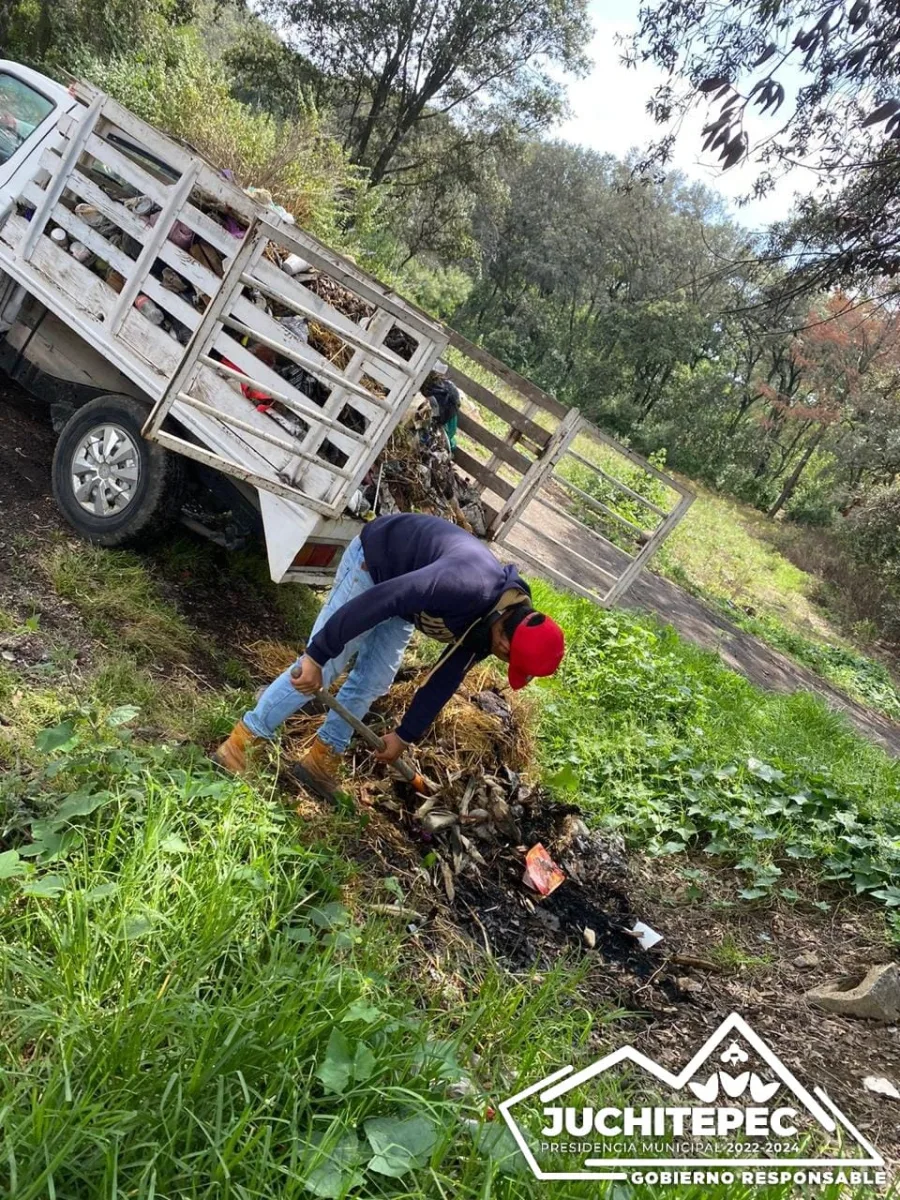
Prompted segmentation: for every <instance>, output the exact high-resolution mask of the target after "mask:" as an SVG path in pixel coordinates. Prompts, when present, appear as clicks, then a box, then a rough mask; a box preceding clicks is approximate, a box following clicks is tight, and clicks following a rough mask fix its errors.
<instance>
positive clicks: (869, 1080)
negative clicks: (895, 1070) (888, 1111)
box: [863, 1075, 900, 1100]
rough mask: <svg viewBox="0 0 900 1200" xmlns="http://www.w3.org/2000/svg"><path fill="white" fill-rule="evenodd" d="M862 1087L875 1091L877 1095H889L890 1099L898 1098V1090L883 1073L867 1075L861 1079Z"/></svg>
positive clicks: (899, 1095)
mask: <svg viewBox="0 0 900 1200" xmlns="http://www.w3.org/2000/svg"><path fill="white" fill-rule="evenodd" d="M863 1087H864V1088H865V1089H866V1091H867V1092H877V1093H878V1095H879V1096H890V1097H891V1099H892V1100H900V1092H898V1091H897V1089H896V1088H895V1087H894V1085H893V1084H892V1083H891V1081H890V1080H889V1079H885V1078H884V1076H883V1075H867V1076H866V1077H865V1079H864V1080H863Z"/></svg>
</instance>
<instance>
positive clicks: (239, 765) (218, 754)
mask: <svg viewBox="0 0 900 1200" xmlns="http://www.w3.org/2000/svg"><path fill="white" fill-rule="evenodd" d="M265 740H266V739H265V738H261V737H256V735H255V734H252V733H251V732H250V730H249V729H248V728H247V726H246V725H245V724H244V722H243V721H238V723H237V725H235V727H234V729H232V731H231V733H229V735H228V737H227V738H226V739H225V741H224V742H223V743H222V745H221V746H219V747H218V749H217V750H214V751H213V752H212V754H211V755H210V758H211V759H212V760H213V762H214V763H215V764H216V765H217V766H219V767H224V769H225V770H226V771H230V772H231V774H232V775H244V774H246V771H247V751H248V750H249V749H251V747H253V746H258V745H259V744H260V742H264V741H265Z"/></svg>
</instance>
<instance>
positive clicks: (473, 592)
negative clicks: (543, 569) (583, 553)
mask: <svg viewBox="0 0 900 1200" xmlns="http://www.w3.org/2000/svg"><path fill="white" fill-rule="evenodd" d="M360 540H361V542H362V548H363V554H364V556H365V563H366V568H367V570H368V572H369V574H370V575H371V576H372V580H373V582H374V585H375V586H374V587H371V588H369V589H368V591H366V592H364V593H363V594H362V595H361V596H356V597H355V598H354V599H353V600H350V601H348V602H347V604H345V605H343V607H342V608H340V609H338V611H337V612H336V613H335V614H334V616H333V617H332V618H331V619H330V620H329V621H326V623H325V624H324V625H323V626H322V628H321V629H320V630H319V632H318V633H317V634H316V636H315V637H314V638H313V639H312V641H311V642H310V643H309V645H308V646H307V648H306V653H307V654H308V655H309V657H310V658H311V659H312V660H313V661H314V662H316V663H318V664H319V666H320V667H322V666H324V665H325V663H327V662H328V660H329V659H331V658H334V657H335V656H336V655H337V654H339V653H340V652H341V650H343V648H344V646H346V645H347V643H348V642H351V641H353V639H354V638H357V637H359V636H360V634H363V633H365V632H366V631H367V630H369V629H372V628H374V626H376V625H380V624H381V622H382V621H388V620H390V619H391V617H402V618H403V620H405V621H411V622H412V623H413V624H414V625H415V626H416V627H417V628H418V629H420V630H421V631H422V632H423V633H425V634H427V635H428V636H429V637H434V638H436V639H437V640H438V641H442V642H453V641H457V640H458V639H460V638H462V637H463V635H464V634H466V633H468V632H469V631H470V630H472V626H473V625H476V623H477V622H479V621H481V620H482V619H483V618H486V617H489V616H490V615H491V614H492V613H493V612H494V610H495V607H496V605H497V603H498V602H499V601H500V598H501V597H502V596H503V595H504V593H506V592H510V591H511V590H515V591H517V592H521V593H522V596H521V599H523V600H527V599H528V598H529V597H530V595H531V591H530V589H529V587H528V584H527V583H526V582H525V581H524V580H523V579H522V578H521V576H520V575H519V572H518V571H517V570H516V568H515V567H513V566H503V565H502V564H501V563H499V562H498V561H497V559H496V558H494V556H493V554H492V553H491V552H490V550H489V549H488V548H487V546H486V545H485V544H484V542H480V541H479V540H478V538H476V537H474V536H473V535H472V534H471V533H466V531H465V530H464V529H460V528H459V526H457V525H453V524H451V522H450V521H445V520H443V519H442V518H441V517H428V516H423V515H421V514H417V513H399V514H397V515H394V516H386V517H377V518H376V519H375V520H374V521H371V522H370V523H369V524H368V525H366V526H365V527H364V528H363V531H362V533H361V534H360ZM472 633H473V635H474V633H475V631H472ZM487 646H488V643H487V639H486V638H485V637H484V636H483V631H482V636H481V637H478V636H471V637H468V638H465V639H464V641H463V642H462V644H460V645H459V646H456V647H454V648H453V650H451V651H450V652H449V653H448V654H445V655H444V657H443V658H442V659H441V661H440V663H439V665H438V667H437V668H436V670H434V671H433V672H432V673H431V675H430V676H429V677H428V679H427V680H426V682H425V683H424V684H423V685H422V687H420V688H419V690H418V691H417V692H416V694H415V696H414V697H413V700H412V703H411V704H410V706H409V711H408V712H407V713H406V716H405V717H404V718H403V721H402V722H401V724H400V726H399V728H398V730H397V733H398V734H399V736H400V737H401V738H403V740H404V741H406V742H414V741H417V740H418V739H419V738H420V737H421V736H422V735H423V734H424V733H425V731H426V730H427V728H428V726H429V725H430V724H431V722H432V721H433V720H434V719H435V717H436V716H437V715H438V713H439V712H440V711H441V709H442V708H443V707H444V705H445V704H446V703H447V701H448V700H449V699H450V697H451V696H452V695H453V693H454V692H455V691H456V689H457V688H458V687H459V685H460V683H461V682H462V680H463V678H464V676H465V675H466V672H467V671H468V670H469V669H470V668H471V667H472V666H473V665H474V664H475V663H476V662H480V661H481V660H482V659H484V658H487V656H488V653H489V651H488V649H487Z"/></svg>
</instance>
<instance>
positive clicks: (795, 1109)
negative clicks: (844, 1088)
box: [499, 1013, 884, 1180]
mask: <svg viewBox="0 0 900 1200" xmlns="http://www.w3.org/2000/svg"><path fill="white" fill-rule="evenodd" d="M751 1056H753V1058H754V1063H753V1064H751V1065H750V1066H747V1064H750V1060H751ZM754 1066H755V1068H756V1069H754ZM622 1068H625V1069H626V1070H627V1071H628V1073H629V1075H630V1076H631V1077H632V1078H634V1076H635V1071H636V1070H638V1071H642V1072H644V1073H645V1075H646V1076H647V1077H648V1078H647V1079H646V1080H645V1081H641V1082H644V1083H650V1084H651V1086H652V1087H653V1090H654V1092H655V1093H656V1094H658V1095H659V1096H660V1100H659V1101H657V1102H656V1103H657V1106H656V1107H647V1106H646V1105H647V1103H648V1102H646V1101H645V1102H644V1106H642V1107H628V1106H625V1107H622V1108H617V1107H615V1106H611V1105H610V1103H609V1101H608V1100H607V1101H606V1107H600V1108H596V1109H594V1108H590V1107H584V1106H583V1104H581V1102H580V1101H579V1105H580V1106H579V1107H578V1108H575V1107H566V1097H567V1096H569V1094H570V1093H573V1092H576V1093H577V1095H578V1096H579V1097H581V1096H584V1095H585V1094H588V1092H587V1085H590V1083H591V1081H592V1080H599V1079H600V1078H601V1077H602V1076H604V1075H606V1074H607V1073H609V1072H612V1076H613V1078H615V1077H616V1076H617V1069H619V1070H621V1069H622ZM621 1090H622V1088H621V1084H620V1086H619V1088H618V1090H617V1094H621ZM667 1090H668V1091H670V1092H672V1093H676V1095H675V1096H673V1097H667V1095H666V1091H667ZM604 1094H607V1095H608V1089H607V1091H606V1093H604ZM672 1103H674V1105H675V1106H676V1107H663V1106H665V1105H667V1104H672ZM699 1106H702V1107H699ZM499 1110H500V1113H501V1115H502V1117H503V1119H504V1121H505V1122H506V1125H507V1127H508V1129H509V1131H510V1133H511V1134H512V1136H513V1138H514V1139H515V1141H516V1144H517V1145H518V1148H519V1150H520V1152H521V1153H522V1155H523V1156H524V1158H525V1160H526V1162H527V1163H528V1166H529V1168H530V1169H531V1171H532V1172H533V1174H534V1175H535V1176H536V1177H537V1178H538V1179H547V1180H553V1179H602V1180H625V1179H629V1178H630V1171H635V1170H637V1169H639V1168H640V1169H646V1168H648V1167H652V1168H674V1169H690V1168H694V1169H697V1168H703V1169H706V1168H710V1167H730V1168H748V1169H764V1168H772V1167H773V1166H776V1167H778V1168H786V1169H788V1170H794V1171H798V1172H802V1171H808V1170H809V1169H811V1168H812V1169H820V1168H832V1169H835V1170H838V1169H840V1170H850V1169H854V1170H856V1169H861V1168H874V1169H878V1168H883V1167H884V1159H883V1158H882V1156H881V1155H880V1154H879V1153H878V1151H877V1150H876V1149H875V1147H874V1146H873V1145H872V1144H871V1143H870V1142H869V1141H868V1140H867V1139H866V1138H865V1136H864V1135H863V1134H862V1133H860V1131H859V1130H858V1129H857V1128H856V1127H855V1126H854V1125H853V1123H852V1122H851V1121H850V1119H849V1118H848V1117H847V1116H846V1115H845V1114H844V1113H843V1112H841V1110H840V1109H839V1108H838V1107H837V1105H836V1104H835V1103H834V1102H833V1101H832V1100H831V1098H830V1097H829V1096H828V1094H827V1093H826V1092H825V1091H823V1089H822V1088H820V1087H813V1088H812V1090H811V1091H810V1090H808V1089H807V1088H806V1087H805V1086H804V1084H803V1083H801V1082H800V1080H799V1079H798V1078H797V1077H796V1076H795V1075H794V1074H793V1072H792V1071H791V1070H790V1069H789V1068H788V1067H787V1066H786V1065H785V1064H784V1063H783V1062H782V1061H781V1059H780V1058H779V1057H778V1055H777V1054H775V1052H774V1051H773V1050H772V1049H771V1048H770V1047H769V1046H768V1045H767V1044H766V1042H765V1041H764V1040H763V1039H762V1038H761V1037H760V1036H759V1035H758V1034H757V1033H756V1032H755V1031H754V1030H753V1029H752V1028H751V1027H750V1026H749V1025H748V1023H747V1022H746V1021H745V1020H744V1019H743V1017H741V1016H739V1014H738V1013H731V1014H730V1015H729V1016H728V1017H726V1018H725V1020H724V1021H723V1022H722V1024H721V1025H720V1026H719V1027H718V1029H716V1030H715V1032H714V1033H713V1034H712V1035H711V1036H710V1037H709V1038H708V1039H707V1040H706V1042H704V1044H703V1045H702V1046H701V1047H700V1049H699V1050H698V1051H697V1053H696V1054H695V1055H694V1057H693V1058H692V1059H691V1060H690V1061H689V1062H688V1063H687V1064H686V1065H685V1066H684V1068H683V1069H682V1070H681V1071H679V1072H678V1073H677V1074H676V1073H673V1072H671V1071H669V1070H668V1069H667V1068H665V1067H663V1066H661V1065H660V1064H659V1063H657V1062H654V1060H653V1059H651V1058H649V1057H648V1056H647V1055H645V1054H643V1053H642V1052H641V1051H640V1050H636V1049H635V1048H634V1047H633V1046H623V1047H621V1048H620V1049H618V1050H615V1051H613V1052H612V1053H611V1054H608V1055H606V1056H605V1057H604V1058H601V1059H598V1060H597V1061H596V1062H594V1063H592V1064H591V1065H590V1066H588V1067H585V1068H583V1069H582V1070H580V1071H576V1070H575V1068H574V1067H573V1066H567V1067H563V1068H562V1069H561V1070H559V1071H555V1072H554V1073H553V1074H551V1075H548V1076H547V1077H546V1078H545V1079H541V1080H539V1081H538V1082H537V1083H534V1084H532V1085H531V1086H529V1087H527V1088H525V1089H524V1090H523V1091H521V1092H519V1093H517V1094H516V1095H515V1096H512V1097H510V1099H508V1100H504V1101H503V1102H502V1103H501V1104H500V1105H499ZM668 1114H675V1115H678V1120H679V1121H680V1123H681V1125H682V1126H683V1125H684V1124H686V1123H690V1122H692V1121H693V1122H702V1125H701V1127H702V1128H703V1130H704V1132H705V1133H708V1134H715V1136H713V1137H707V1138H706V1139H705V1140H704V1141H703V1142H700V1141H699V1139H698V1137H697V1134H696V1130H694V1132H693V1141H692V1140H691V1137H690V1136H688V1135H685V1136H683V1137H682V1138H681V1140H680V1141H677V1140H676V1141H674V1142H673V1141H672V1140H671V1138H669V1137H667V1136H664V1137H662V1138H661V1137H659V1134H660V1132H661V1131H662V1129H663V1128H664V1123H665V1122H666V1120H668V1119H669V1118H668ZM623 1115H624V1120H625V1133H624V1136H619V1137H617V1138H615V1142H613V1141H611V1140H610V1138H609V1136H608V1135H611V1134H616V1133H621V1132H622V1125H621V1122H622V1119H623ZM517 1116H518V1118H519V1119H518V1120H517ZM528 1117H530V1118H531V1121H530V1123H528V1124H526V1123H525V1119H526V1118H528ZM536 1121H539V1122H540V1123H542V1124H543V1125H544V1126H545V1127H544V1128H542V1130H541V1134H540V1135H538V1134H537V1133H536V1132H535V1130H534V1125H535V1123H536ZM592 1121H596V1123H595V1124H592V1123H591V1122H592ZM616 1121H618V1122H619V1124H616V1123H615V1122H616ZM629 1121H630V1122H631V1123H632V1126H633V1127H634V1126H635V1125H637V1126H641V1134H640V1135H635V1134H634V1133H632V1134H631V1135H629V1133H628V1131H627V1126H628V1122H629ZM792 1121H799V1122H801V1123H802V1124H803V1125H804V1130H803V1131H802V1132H801V1133H799V1134H798V1130H797V1128H796V1127H794V1126H792V1125H791V1122H792ZM717 1122H718V1128H716V1127H717ZM766 1122H770V1123H771V1128H772V1130H774V1133H773V1135H772V1137H775V1136H776V1135H777V1137H778V1140H776V1141H773V1140H771V1138H770V1139H769V1140H767V1137H766V1134H765V1133H764V1132H763V1131H764V1130H765V1129H767V1128H768V1126H767V1125H766ZM651 1123H652V1124H653V1129H652V1133H653V1134H654V1135H655V1137H654V1142H655V1143H656V1144H658V1145H659V1147H660V1150H661V1152H660V1153H656V1150H657V1145H655V1144H653V1143H651V1149H652V1150H653V1151H654V1154H655V1156H654V1157H646V1156H644V1155H642V1154H640V1153H638V1154H635V1153H634V1152H633V1151H634V1147H637V1148H638V1149H640V1148H641V1145H642V1141H641V1137H642V1136H643V1137H645V1138H646V1135H647V1133H648V1132H650V1129H649V1126H650V1125H651ZM722 1128H725V1129H735V1128H738V1129H742V1130H743V1131H744V1132H735V1133H730V1134H729V1135H728V1136H727V1137H725V1138H723V1137H722V1132H721V1130H722ZM595 1130H596V1131H597V1132H595ZM785 1131H791V1132H792V1133H793V1134H797V1135H798V1136H796V1137H793V1138H792V1139H790V1140H789V1139H787V1138H786V1137H784V1136H781V1135H782V1134H784V1133H785ZM571 1134H577V1135H580V1137H581V1139H582V1140H578V1139H577V1138H576V1137H572V1136H570V1135H571ZM810 1134H815V1138H814V1139H811V1138H810V1136H809V1135H810ZM554 1135H555V1136H556V1137H557V1138H558V1139H560V1140H558V1141H554V1142H548V1141H546V1137H547V1136H554ZM598 1135H599V1136H601V1137H604V1138H606V1139H607V1140H606V1141H598V1140H595V1139H596V1138H597V1137H598ZM542 1138H543V1139H544V1140H543V1141H542V1140H541V1139H542ZM810 1141H815V1142H817V1143H818V1146H817V1147H816V1146H810V1145H808V1144H807V1143H809V1142H810ZM614 1144H615V1145H617V1149H616V1152H615V1153H608V1152H607V1150H608V1149H611V1148H612V1147H613V1145H614ZM643 1144H644V1145H646V1141H645V1142H644V1143H643ZM695 1144H702V1145H705V1146H706V1147H707V1149H709V1148H710V1147H711V1148H712V1154H709V1153H707V1154H696V1153H695V1154H694V1156H693V1157H692V1156H691V1154H690V1153H689V1152H688V1153H686V1154H684V1156H682V1157H678V1156H677V1155H672V1154H669V1153H668V1152H667V1151H668V1149H669V1148H670V1147H671V1146H673V1145H675V1146H677V1147H678V1148H679V1150H683V1149H684V1148H685V1147H686V1148H687V1150H688V1151H690V1150H691V1149H692V1147H693V1146H694V1145H695ZM822 1144H824V1145H825V1146H827V1147H828V1151H829V1152H828V1153H827V1154H826V1153H825V1152H824V1151H823V1150H822V1149H821V1145H822ZM542 1147H543V1152H542ZM548 1147H549V1151H548V1149H547V1148H548ZM723 1147H725V1148H726V1150H727V1153H726V1154H725V1156H724V1157H723V1156H722V1155H723V1153H724V1151H723ZM784 1147H788V1148H787V1149H785V1150H784V1152H783V1153H782V1149H783V1148H784ZM832 1147H833V1151H832ZM804 1150H805V1151H806V1152H807V1153H815V1152H816V1150H818V1155H819V1156H818V1157H805V1158H804V1157H801V1155H802V1154H803V1153H804ZM550 1151H552V1152H553V1154H554V1155H555V1157H554V1159H553V1164H552V1167H546V1168H545V1167H542V1166H541V1163H540V1162H539V1156H541V1157H545V1158H546V1155H547V1153H548V1152H550ZM598 1151H599V1152H600V1153H598ZM716 1154H718V1156H716ZM560 1156H563V1157H564V1158H565V1162H564V1166H566V1167H568V1164H569V1161H571V1162H572V1167H571V1169H564V1170H560V1169H558V1163H559V1159H560Z"/></svg>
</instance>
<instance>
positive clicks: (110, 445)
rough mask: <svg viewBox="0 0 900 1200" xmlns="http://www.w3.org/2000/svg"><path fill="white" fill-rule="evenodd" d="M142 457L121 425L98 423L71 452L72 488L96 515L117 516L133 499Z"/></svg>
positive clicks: (77, 496) (80, 500)
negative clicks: (72, 452) (73, 451)
mask: <svg viewBox="0 0 900 1200" xmlns="http://www.w3.org/2000/svg"><path fill="white" fill-rule="evenodd" d="M140 463H141V459H140V455H139V453H138V450H137V447H136V446H135V444H134V442H133V440H132V438H131V435H130V434H128V433H126V432H125V430H124V429H123V428H122V427H121V426H120V425H97V426H96V427H95V428H94V429H92V430H91V431H90V433H88V434H86V435H85V437H84V438H83V439H82V441H81V443H80V445H79V446H78V448H77V450H76V451H75V453H74V455H73V456H72V491H73V493H74V495H75V499H76V500H77V501H78V503H79V504H80V505H81V507H82V508H83V509H84V510H85V512H89V513H90V514H91V516H93V517H114V516H116V515H117V514H118V513H120V512H121V511H122V510H123V509H124V508H127V507H128V505H129V504H130V503H131V501H132V500H133V499H134V494H135V491H136V490H137V485H138V479H139V478H140V473H141V466H140Z"/></svg>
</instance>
